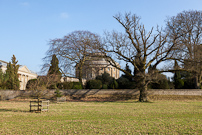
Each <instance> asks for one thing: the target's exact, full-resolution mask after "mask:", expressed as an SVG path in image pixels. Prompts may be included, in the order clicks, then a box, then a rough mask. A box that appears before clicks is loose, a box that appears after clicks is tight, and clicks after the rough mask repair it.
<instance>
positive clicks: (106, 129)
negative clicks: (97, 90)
mask: <svg viewBox="0 0 202 135" xmlns="http://www.w3.org/2000/svg"><path fill="white" fill-rule="evenodd" d="M0 134H1V135H2V134H11V135H13V134H57V135H58V134H70V135H71V134H82V135H83V134H88V135H89V134H120V135H122V134H202V101H191V100H188V101H168V100H164V101H153V102H149V103H139V102H136V101H134V100H129V101H122V102H121V101H117V102H66V103H61V104H57V103H51V104H50V110H49V112H42V113H30V112H29V102H28V101H27V102H14V101H0Z"/></svg>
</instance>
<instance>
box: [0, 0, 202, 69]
mask: <svg viewBox="0 0 202 135" xmlns="http://www.w3.org/2000/svg"><path fill="white" fill-rule="evenodd" d="M184 10H187V11H188V10H202V0H0V59H1V60H3V61H7V62H9V61H11V57H12V56H13V54H14V55H15V56H16V58H17V60H18V64H20V65H26V66H27V67H28V68H29V69H30V70H32V71H34V72H36V73H39V72H40V69H41V66H42V65H43V60H42V59H43V58H44V57H45V56H46V52H47V50H48V48H49V45H48V43H49V41H50V40H51V39H55V38H62V37H63V36H65V35H67V34H69V33H71V32H73V31H76V30H88V31H91V32H93V33H96V34H99V35H100V36H103V33H104V31H112V30H116V31H121V30H122V27H121V26H120V24H119V23H118V22H117V21H116V20H115V19H114V18H113V16H114V15H116V14H118V13H121V14H125V13H128V12H131V13H132V14H136V15H138V16H140V17H141V22H142V24H144V25H145V28H146V30H148V31H149V30H150V29H151V28H152V27H156V26H157V25H159V26H161V27H164V26H165V20H166V19H167V17H172V16H176V15H177V14H178V13H180V12H182V11H184Z"/></svg>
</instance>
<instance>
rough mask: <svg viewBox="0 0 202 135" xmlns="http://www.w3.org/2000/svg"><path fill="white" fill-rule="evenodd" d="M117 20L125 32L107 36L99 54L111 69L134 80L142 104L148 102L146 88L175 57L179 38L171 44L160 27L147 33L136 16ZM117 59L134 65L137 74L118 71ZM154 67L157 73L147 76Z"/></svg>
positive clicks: (107, 34)
mask: <svg viewBox="0 0 202 135" xmlns="http://www.w3.org/2000/svg"><path fill="white" fill-rule="evenodd" d="M114 18H115V19H116V20H117V21H118V23H119V24H120V25H121V26H122V28H123V29H124V32H117V31H113V32H111V33H110V32H108V33H106V37H105V41H104V45H103V46H102V47H100V50H101V51H102V53H103V54H105V57H106V60H108V62H110V64H111V65H112V66H114V67H116V68H117V69H119V70H120V71H122V72H124V73H126V74H127V75H130V76H132V78H133V81H135V82H136V84H137V88H138V89H139V90H140V96H139V101H141V102H145V101H147V100H148V99H147V85H148V84H149V83H150V82H151V81H152V80H154V79H158V78H157V77H156V74H157V72H158V71H159V70H156V68H157V66H158V65H159V64H160V63H161V62H163V61H166V60H168V58H172V56H173V55H174V51H173V50H174V49H175V44H176V43H175V41H177V39H178V38H179V35H177V36H176V37H174V38H173V39H172V40H173V42H170V43H169V42H168V40H167V34H163V32H162V31H161V29H159V28H158V27H157V28H156V31H154V29H153V28H152V29H151V30H150V31H148V32H147V31H146V29H145V27H144V25H143V24H141V23H140V17H138V16H137V15H135V14H131V13H126V14H125V15H122V14H118V15H116V16H114ZM114 58H116V59H117V60H119V61H124V62H126V63H129V64H130V65H132V66H133V68H134V73H133V74H131V73H129V72H127V71H126V70H125V69H124V68H121V67H119V66H118V65H117V63H116V62H115V61H114ZM151 65H152V68H153V69H154V70H151V68H150V72H147V70H148V68H149V66H151Z"/></svg>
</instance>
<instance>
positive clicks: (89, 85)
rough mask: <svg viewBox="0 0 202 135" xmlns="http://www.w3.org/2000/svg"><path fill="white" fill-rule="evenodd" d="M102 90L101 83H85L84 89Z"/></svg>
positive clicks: (97, 81) (96, 81)
mask: <svg viewBox="0 0 202 135" xmlns="http://www.w3.org/2000/svg"><path fill="white" fill-rule="evenodd" d="M100 88H102V82H101V81H100V80H89V81H87V83H86V89H100Z"/></svg>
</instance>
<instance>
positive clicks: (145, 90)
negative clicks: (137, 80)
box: [139, 85, 148, 102]
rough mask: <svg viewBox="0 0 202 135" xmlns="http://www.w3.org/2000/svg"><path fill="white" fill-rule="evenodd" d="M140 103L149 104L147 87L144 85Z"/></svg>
mask: <svg viewBox="0 0 202 135" xmlns="http://www.w3.org/2000/svg"><path fill="white" fill-rule="evenodd" d="M139 101H140V102H147V101H148V100H147V86H146V85H144V86H142V87H141V88H140V97H139Z"/></svg>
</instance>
